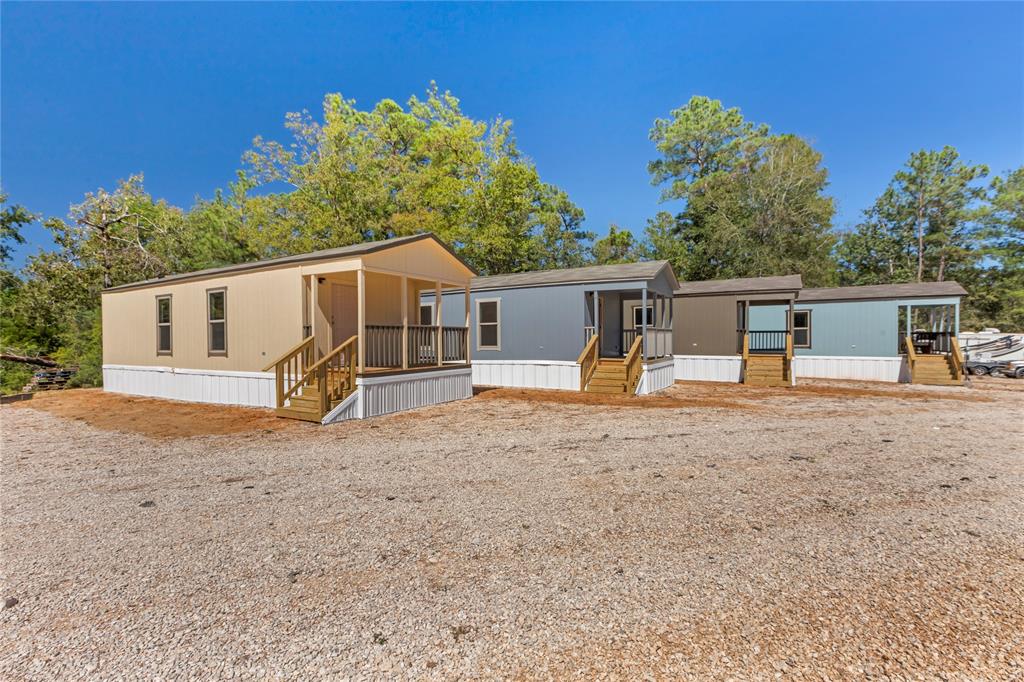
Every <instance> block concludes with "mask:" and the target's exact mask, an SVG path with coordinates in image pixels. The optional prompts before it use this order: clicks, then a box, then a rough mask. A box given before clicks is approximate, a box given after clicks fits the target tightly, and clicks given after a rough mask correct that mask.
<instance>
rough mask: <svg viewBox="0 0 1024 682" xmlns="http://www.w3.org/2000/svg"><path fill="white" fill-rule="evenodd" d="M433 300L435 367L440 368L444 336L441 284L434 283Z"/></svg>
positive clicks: (442, 359) (438, 282) (442, 361)
mask: <svg viewBox="0 0 1024 682" xmlns="http://www.w3.org/2000/svg"><path fill="white" fill-rule="evenodd" d="M434 300H435V301H436V302H437V305H436V306H434V308H435V312H434V314H435V315H437V319H436V320H434V323H435V324H436V325H437V366H438V367H440V366H441V365H443V364H444V335H443V334H442V331H443V330H442V328H441V282H440V281H435V282H434Z"/></svg>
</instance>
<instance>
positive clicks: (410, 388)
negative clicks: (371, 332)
mask: <svg viewBox="0 0 1024 682" xmlns="http://www.w3.org/2000/svg"><path fill="white" fill-rule="evenodd" d="M472 397H473V370H472V368H471V367H458V368H455V369H446V370H434V371H430V372H403V373H401V374H388V375H385V376H366V377H357V378H356V390H355V393H353V394H352V395H350V396H349V397H348V398H346V399H345V400H344V401H343V402H342V403H341V404H339V405H338V406H337V407H336V408H334V409H333V410H331V412H330V413H328V414H327V415H326V416H325V417H324V418H323V420H322V423H324V424H331V423H333V422H339V421H344V420H346V419H366V418H367V417H377V416H380V415H382V414H389V413H391V412H401V411H402V410H412V409H414V408H417V407H426V406H427V405H437V404H439V403H447V402H451V401H453V400H464V399H466V398H472Z"/></svg>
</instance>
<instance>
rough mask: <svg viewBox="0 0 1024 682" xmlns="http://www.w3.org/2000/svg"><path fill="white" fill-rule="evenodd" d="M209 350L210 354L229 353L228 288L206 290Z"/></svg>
mask: <svg viewBox="0 0 1024 682" xmlns="http://www.w3.org/2000/svg"><path fill="white" fill-rule="evenodd" d="M206 328H207V342H208V345H207V352H208V354H209V355H227V354H228V290H227V289H208V290H207V291H206Z"/></svg>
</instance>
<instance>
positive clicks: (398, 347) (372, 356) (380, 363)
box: [363, 324, 402, 367]
mask: <svg viewBox="0 0 1024 682" xmlns="http://www.w3.org/2000/svg"><path fill="white" fill-rule="evenodd" d="M363 358H364V360H363V361H364V362H365V363H366V366H367V367H401V366H402V325H400V324H368V325H366V341H365V342H364V343H363Z"/></svg>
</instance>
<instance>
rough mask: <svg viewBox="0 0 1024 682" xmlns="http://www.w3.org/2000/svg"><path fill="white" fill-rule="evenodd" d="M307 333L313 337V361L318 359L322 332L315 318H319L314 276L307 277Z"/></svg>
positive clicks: (318, 297)
mask: <svg viewBox="0 0 1024 682" xmlns="http://www.w3.org/2000/svg"><path fill="white" fill-rule="evenodd" d="M309 287H310V288H309V333H310V335H311V336H312V337H313V356H314V359H316V360H319V359H320V357H319V356H320V340H319V339H320V335H321V334H323V331H321V330H320V328H319V327H320V325H318V324H317V323H316V321H317V318H319V317H320V316H319V315H318V314H317V313H318V312H319V311H320V296H319V293H320V283H319V281H318V280H317V276H316V275H310V276H309Z"/></svg>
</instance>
